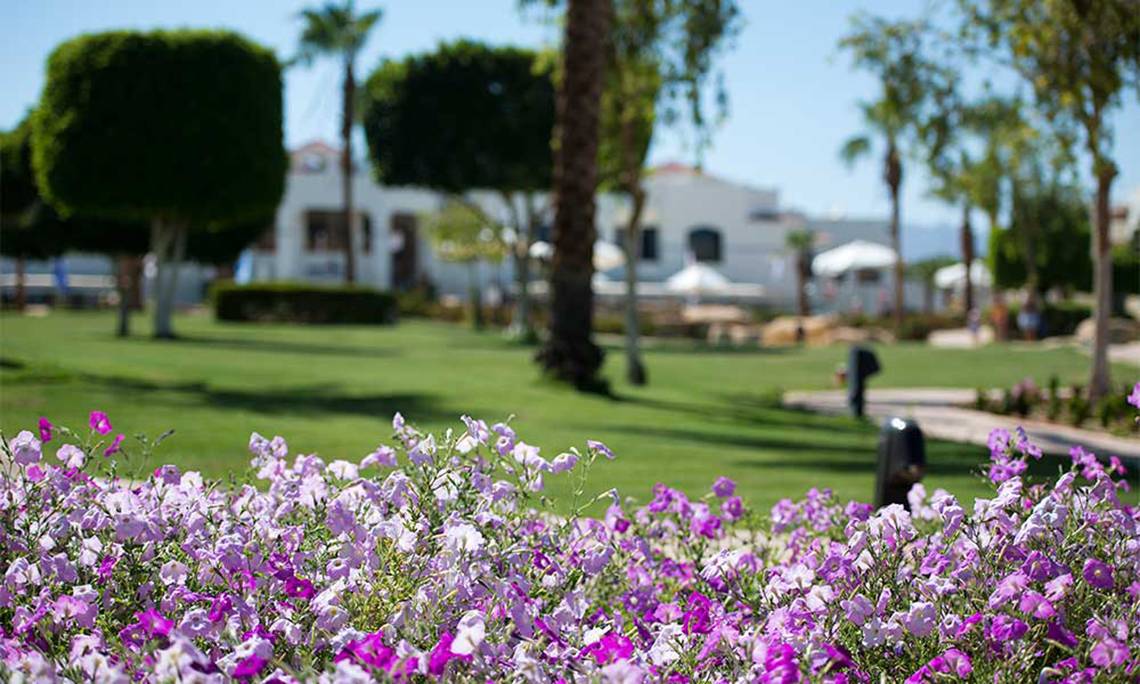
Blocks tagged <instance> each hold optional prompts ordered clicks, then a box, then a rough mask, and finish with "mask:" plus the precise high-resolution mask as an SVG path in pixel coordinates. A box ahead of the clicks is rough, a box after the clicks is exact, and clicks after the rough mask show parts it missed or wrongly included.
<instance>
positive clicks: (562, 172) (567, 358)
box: [537, 0, 613, 389]
mask: <svg viewBox="0 0 1140 684" xmlns="http://www.w3.org/2000/svg"><path fill="white" fill-rule="evenodd" d="M612 13H613V5H612V3H611V0H569V2H568V6H567V9H566V24H565V35H564V38H563V43H562V45H563V75H562V83H561V84H560V85H559V92H558V133H557V140H558V146H557V149H556V153H555V164H554V192H555V196H556V200H555V201H556V204H555V213H554V235H553V239H554V256H553V258H552V260H551V273H550V337H549V339H548V340H547V342H546V344H545V345H544V346H543V348H542V349H541V350H540V351H539V353H538V355H537V360H538V361H539V363H540V364H542V366H543V367H544V368H545V369H546V370H547V371H548V372H549V373H551V374H553V375H554V376H555V377H557V378H560V379H563V380H568V381H570V382H573V383H574V384H575V385H576V386H577V387H579V388H582V389H588V388H596V386H597V379H596V374H597V371H598V368H599V367H600V366H601V364H602V350H601V349H600V348H599V347H598V346H597V345H596V344H594V341H593V321H594V292H593V289H592V287H591V283H590V280H591V277H592V276H593V274H594V265H593V249H594V240H595V238H596V233H597V230H596V227H595V225H594V209H595V206H594V199H595V197H594V195H595V192H596V191H597V186H598V168H597V157H598V120H599V109H600V105H601V96H602V79H603V75H604V72H605V55H606V50H605V45H606V42H607V41H608V39H609V30H610V21H611V17H612Z"/></svg>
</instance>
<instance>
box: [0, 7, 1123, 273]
mask: <svg viewBox="0 0 1140 684" xmlns="http://www.w3.org/2000/svg"><path fill="white" fill-rule="evenodd" d="M740 2H741V6H742V9H743V13H744V19H745V26H744V29H743V31H742V32H741V34H740V35H739V37H738V38H737V41H736V46H735V48H734V49H733V50H732V52H730V53H728V54H727V55H726V56H725V58H724V59H723V60H722V62H721V64H722V66H723V69H724V71H725V74H726V79H727V86H728V91H729V97H730V113H729V118H728V120H727V121H726V122H725V123H724V124H723V125H722V126H721V127H720V128H719V129H718V130H717V132H716V134H715V136H714V139H713V147H712V149H711V150H709V152H708V153H707V154H706V157H705V168H706V170H708V171H709V172H710V173H714V174H717V175H721V176H725V177H728V178H732V179H735V180H739V181H743V182H747V183H751V184H755V185H763V186H774V187H776V188H778V189H779V190H780V193H781V201H782V203H783V205H784V206H785V207H790V208H798V209H802V210H806V211H808V212H811V213H818V214H825V213H831V212H836V213H845V214H847V215H851V216H885V215H886V214H887V209H888V203H887V198H886V194H885V191H884V189H883V188H882V184H881V182H880V180H879V169H878V165H877V164H876V163H874V162H873V161H871V160H868V161H867V162H864V163H863V164H861V165H860V166H857V167H856V168H855V169H853V170H848V169H847V168H846V167H845V166H844V165H843V164H842V163H841V162H840V161H839V160H838V156H837V150H838V149H839V146H840V145H841V143H842V142H843V140H845V139H846V138H847V137H848V136H850V135H851V134H852V133H853V132H856V131H858V130H859V114H858V111H857V109H856V106H855V103H856V102H857V101H858V100H859V99H860V98H861V97H868V96H871V95H873V93H874V89H875V84H874V83H873V81H872V80H871V79H870V78H869V77H867V76H864V75H862V74H859V73H856V72H853V71H852V70H851V69H850V66H849V63H848V61H847V60H846V59H844V57H843V56H841V55H837V54H836V51H835V43H836V41H837V39H838V38H839V36H841V35H842V34H843V32H844V31H845V29H846V27H847V20H848V17H849V16H850V15H851V14H852V13H853V12H855V11H857V10H860V9H869V10H872V11H874V12H877V13H881V14H884V15H886V16H892V17H895V16H912V17H913V16H917V15H918V14H919V13H921V12H922V11H923V9H924V8H925V7H926V6H927V3H925V2H921V1H919V0H909V1H906V0H875V1H874V2H870V1H868V0H864V1H863V2H854V1H852V0H797V1H796V2H779V1H775V0H764V1H761V0H740ZM310 4H316V0H313V1H312V2H304V1H303V0H301V1H295V0H183V1H181V2H176V1H174V0H157V1H156V0H100V1H99V2H92V1H91V0H35V1H34V2H6V3H4V4H3V7H0V65H2V69H0V92H3V93H4V96H3V98H0V127H4V128H8V127H11V126H12V125H14V124H15V123H16V122H18V121H19V119H20V118H21V117H22V116H23V114H24V112H25V111H26V110H27V108H28V107H29V106H31V105H32V104H33V103H34V102H35V100H36V98H37V97H38V95H39V91H40V88H41V87H42V85H43V63H44V59H45V58H46V57H47V55H48V54H49V53H50V52H51V50H52V48H53V47H54V46H55V45H56V44H58V43H59V42H60V41H62V40H65V39H67V38H69V37H71V36H74V35H76V34H79V33H84V32H89V31H98V30H104V29H110V28H124V27H129V28H158V27H182V26H193V27H225V28H230V29H235V30H238V31H241V32H242V33H245V34H247V35H248V36H250V37H251V38H253V39H255V40H257V41H259V42H261V43H263V44H266V45H269V46H271V47H273V48H274V49H276V50H277V52H278V54H279V55H281V56H288V55H290V54H291V53H292V51H293V50H294V48H295V46H296V37H297V32H298V22H297V20H296V13H297V11H298V10H299V9H300V8H301V7H304V6H306V5H310ZM358 4H359V5H360V6H361V7H372V6H381V7H383V8H384V10H385V18H384V21H383V23H382V24H381V26H380V28H379V30H378V31H377V32H376V33H375V34H374V35H373V37H372V39H371V40H370V42H369V44H368V47H367V49H366V50H365V52H364V54H363V56H362V58H361V60H360V65H361V68H360V71H361V73H362V75H364V74H366V73H367V72H368V71H369V70H370V69H371V67H372V66H373V65H374V64H375V63H376V62H377V61H379V60H380V59H381V58H382V57H387V56H400V55H403V54H405V53H408V52H413V51H421V50H426V49H430V48H431V47H432V46H434V45H435V44H436V43H438V42H439V41H441V40H449V39H454V38H458V37H472V38H477V39H482V40H486V41H488V42H492V43H514V44H520V45H531V46H539V45H543V44H550V43H552V42H554V41H556V39H557V35H556V29H554V28H553V27H552V26H551V25H550V24H549V22H543V21H541V20H540V17H539V16H537V15H535V14H534V13H531V16H529V17H528V16H523V15H521V14H520V12H519V11H518V9H517V0H386V1H376V2H369V1H368V0H358ZM338 78H339V76H338V72H337V68H336V66H335V65H334V64H332V63H324V64H318V65H316V66H314V67H312V68H310V69H296V70H291V71H290V72H289V73H288V74H287V77H286V91H285V97H286V139H287V142H288V143H289V144H290V145H292V144H297V143H300V142H305V141H308V140H311V139H314V138H326V139H330V140H335V138H336V131H337V124H336V121H337V112H338V107H339V104H338V100H337V98H338V87H337V85H338ZM1126 99H1127V102H1126V105H1125V107H1124V108H1122V109H1120V110H1117V111H1116V113H1115V114H1114V116H1113V125H1114V127H1115V129H1116V155H1117V160H1118V164H1119V166H1120V168H1121V175H1120V177H1119V178H1118V180H1117V182H1116V185H1115V186H1114V187H1115V190H1116V192H1115V194H1114V196H1115V199H1117V200H1122V199H1123V198H1124V197H1125V194H1126V193H1127V194H1129V195H1130V194H1131V193H1132V192H1133V189H1134V188H1136V187H1137V186H1140V104H1138V103H1137V95H1136V93H1135V92H1132V93H1129V94H1128V97H1127V98H1126ZM652 157H653V159H654V160H655V161H668V160H681V161H689V160H690V158H691V153H690V152H688V150H687V147H686V145H685V144H684V141H683V135H681V134H680V133H678V132H676V131H670V130H664V131H661V132H660V133H659V134H658V137H657V142H656V144H655V147H654V149H653V151H652ZM926 184H927V179H926V178H925V176H924V175H923V174H922V173H921V171H920V170H919V169H917V168H912V169H911V172H910V173H908V174H907V178H906V182H905V197H904V205H903V220H904V223H906V224H908V226H913V228H912V229H910V230H912V231H915V232H914V233H913V235H914V240H915V241H916V242H921V243H923V244H924V245H926V248H925V249H923V250H922V251H924V252H926V251H930V250H935V251H937V250H936V246H938V245H944V246H945V247H944V249H945V250H946V251H956V249H955V245H956V244H957V242H956V237H955V236H954V234H953V231H952V230H948V229H947V228H948V227H951V228H952V227H953V226H954V225H956V223H957V221H958V212H957V211H955V210H953V209H951V208H948V207H946V206H945V205H943V204H941V203H939V202H938V201H936V200H933V199H930V198H928V197H926V195H925V193H926ZM904 240H905V235H904ZM916 246H917V245H916ZM904 251H907V252H911V250H910V249H904Z"/></svg>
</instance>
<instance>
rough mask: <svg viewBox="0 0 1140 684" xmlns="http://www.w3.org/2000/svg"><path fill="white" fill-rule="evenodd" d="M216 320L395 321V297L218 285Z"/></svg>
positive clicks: (287, 286) (356, 290)
mask: <svg viewBox="0 0 1140 684" xmlns="http://www.w3.org/2000/svg"><path fill="white" fill-rule="evenodd" d="M214 312H215V315H216V316H217V318H218V320H220V321H244V322H280V323H306V324H335V323H358V324H369V325H383V324H388V323H395V322H396V318H397V310H396V298H395V297H394V296H393V295H392V294H390V293H388V292H381V291H379V290H370V289H367V288H361V287H326V286H321V285H309V284H295V283H273V284H257V285H222V286H220V287H217V288H215V289H214Z"/></svg>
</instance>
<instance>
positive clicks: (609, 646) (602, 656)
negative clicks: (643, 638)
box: [582, 633, 633, 665]
mask: <svg viewBox="0 0 1140 684" xmlns="http://www.w3.org/2000/svg"><path fill="white" fill-rule="evenodd" d="M582 650H583V652H585V653H586V655H589V656H592V657H593V658H594V660H595V661H597V663H598V664H599V665H606V664H608V663H613V662H617V661H619V660H629V657H630V656H632V655H633V642H632V641H630V640H629V637H626V636H622V635H620V634H613V633H610V634H607V635H605V636H603V637H602V638H601V639H598V640H597V641H595V642H594V643H592V644H590V645H589V646H587V647H586V648H584V649H582Z"/></svg>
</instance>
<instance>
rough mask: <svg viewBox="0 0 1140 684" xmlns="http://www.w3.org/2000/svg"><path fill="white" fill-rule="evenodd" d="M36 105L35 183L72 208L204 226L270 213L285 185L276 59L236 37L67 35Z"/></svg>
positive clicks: (61, 207)
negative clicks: (159, 217)
mask: <svg viewBox="0 0 1140 684" xmlns="http://www.w3.org/2000/svg"><path fill="white" fill-rule="evenodd" d="M36 111H37V113H36V115H35V116H34V118H33V135H34V138H35V144H34V145H33V150H34V159H33V161H34V167H35V170H36V176H37V180H38V185H39V188H40V192H41V193H42V194H43V196H44V198H45V199H46V200H47V201H48V203H50V204H51V205H52V206H53V207H55V208H56V209H57V210H58V211H60V213H62V214H65V215H66V214H72V213H80V214H83V215H87V216H99V217H104V218H111V219H141V220H149V219H152V218H154V217H158V216H170V217H178V218H181V219H185V220H188V221H191V222H195V223H201V224H204V223H207V222H211V221H218V220H234V219H241V218H248V217H251V216H256V215H259V214H264V213H266V212H267V211H272V210H273V209H275V208H276V206H277V203H278V202H279V201H280V199H281V194H282V192H283V191H284V182H285V171H286V168H287V167H286V164H287V159H286V155H285V152H284V147H283V144H282V104H281V69H280V65H279V64H278V62H277V59H276V57H274V55H273V53H272V52H271V51H269V50H268V49H266V48H263V47H260V46H257V45H255V44H253V43H251V42H250V41H248V40H246V39H244V38H242V37H240V36H238V35H236V34H233V33H228V32H218V31H190V30H181V31H155V32H150V33H140V32H132V31H113V32H108V33H100V34H94V35H86V36H80V37H78V38H75V39H72V40H69V41H67V42H65V43H63V44H62V45H60V46H59V47H57V48H56V49H55V51H54V52H53V53H52V54H51V56H50V57H49V58H48V63H47V83H46V85H45V87H44V91H43V96H42V100H41V102H40V106H39V107H38V109H37V110H36Z"/></svg>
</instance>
